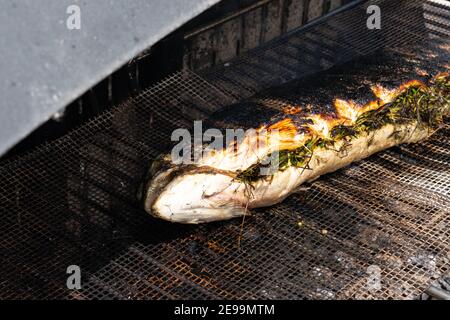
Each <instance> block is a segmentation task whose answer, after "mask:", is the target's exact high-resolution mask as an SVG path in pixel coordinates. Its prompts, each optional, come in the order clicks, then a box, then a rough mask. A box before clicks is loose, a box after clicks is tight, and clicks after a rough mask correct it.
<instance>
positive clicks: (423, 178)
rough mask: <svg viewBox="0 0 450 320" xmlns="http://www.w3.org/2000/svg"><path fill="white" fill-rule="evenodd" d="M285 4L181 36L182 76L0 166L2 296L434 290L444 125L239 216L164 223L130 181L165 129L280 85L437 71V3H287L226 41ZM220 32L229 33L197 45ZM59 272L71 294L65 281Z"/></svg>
mask: <svg viewBox="0 0 450 320" xmlns="http://www.w3.org/2000/svg"><path fill="white" fill-rule="evenodd" d="M282 2H283V1H275V0H274V1H260V2H258V3H256V4H251V5H249V6H247V7H246V9H245V10H237V11H236V12H234V13H231V14H229V15H227V17H228V18H221V19H218V20H215V22H213V23H207V24H204V25H202V26H200V27H197V28H195V29H193V30H188V31H183V37H181V38H179V39H178V41H181V42H183V43H184V45H185V48H187V49H186V53H185V54H184V57H183V65H182V66H181V68H180V70H179V71H176V72H174V73H173V74H171V75H169V76H167V77H164V78H163V79H161V80H160V81H157V82H156V83H154V84H153V85H151V86H149V87H148V88H146V89H143V90H138V92H137V93H135V92H134V91H133V92H132V94H131V93H130V94H129V97H126V99H124V101H123V102H121V103H119V104H118V105H116V106H114V107H112V108H109V109H108V110H105V111H103V112H102V113H101V114H100V115H98V116H95V117H94V118H92V119H90V120H89V121H87V122H86V123H84V124H83V125H81V126H80V127H78V128H76V129H74V130H71V131H70V132H68V133H66V134H64V135H63V136H61V137H59V138H57V139H55V140H53V141H51V142H49V143H46V144H43V145H40V146H39V147H37V148H35V149H34V150H32V151H29V152H27V153H25V154H23V155H20V156H14V157H11V158H8V159H6V160H4V161H3V162H2V163H1V166H0V177H1V179H0V211H1V215H2V219H1V221H0V230H1V237H0V255H1V260H2V268H1V272H0V274H1V276H0V277H1V278H0V279H1V280H0V288H1V290H0V298H2V299H6V298H19V299H49V298H57V299H304V298H307V299H347V298H358V299H418V298H420V297H421V295H422V293H423V292H425V291H426V290H427V289H429V288H430V286H432V289H431V291H429V292H434V294H436V292H437V294H438V295H440V296H441V297H442V295H444V296H445V290H443V289H441V288H439V286H440V284H439V282H438V281H439V280H440V281H441V283H443V282H445V278H446V277H448V276H449V258H450V257H449V255H448V253H449V244H450V243H449V239H450V237H449V236H450V233H449V232H450V228H449V222H450V215H449V213H450V202H449V200H450V194H449V192H450V140H449V133H450V126H449V124H445V125H444V127H443V128H442V129H441V130H440V131H439V132H437V133H436V134H435V135H434V136H433V137H432V138H431V139H429V140H428V141H426V142H422V143H419V144H417V145H406V146H405V145H404V146H400V147H395V148H393V149H390V150H387V151H385V152H381V153H379V154H376V155H374V156H372V157H370V158H369V159H366V160H364V161H361V162H358V163H355V164H353V165H351V166H349V167H348V168H345V169H342V170H339V171H338V172H336V173H333V174H329V175H327V176H324V177H321V178H320V179H319V180H317V181H315V182H313V183H311V184H310V185H308V186H306V187H305V188H302V189H301V190H299V192H298V193H296V194H295V195H292V196H290V197H289V198H288V199H286V200H285V201H284V202H282V203H281V204H279V205H276V206H273V207H270V208H264V209H257V210H254V211H253V212H252V213H251V215H250V216H247V217H246V219H245V221H244V223H242V219H234V220H230V221H224V222H217V223H210V224H203V225H198V226H197V225H196V226H191V225H180V224H171V223H168V222H164V221H160V220H157V219H154V218H152V217H150V216H149V215H148V214H147V213H145V212H144V210H143V209H142V207H141V204H140V202H139V200H138V199H137V196H136V195H137V194H138V189H139V185H140V183H141V182H142V179H143V176H145V173H146V170H147V169H148V166H149V164H150V163H151V161H152V159H154V158H155V157H157V156H158V155H160V154H161V153H166V152H168V151H170V147H171V144H172V142H171V139H170V137H171V133H172V132H173V130H175V129H177V128H191V127H192V125H193V121H194V120H198V119H206V120H208V119H212V118H213V115H214V113H215V112H217V111H218V110H220V109H221V108H223V107H225V106H229V105H234V104H237V105H239V104H242V103H249V102H253V103H254V102H255V101H257V102H258V103H262V104H267V105H273V106H274V108H275V107H277V108H278V107H280V106H283V105H285V104H288V103H291V102H292V101H295V99H296V98H297V96H298V95H299V94H300V92H299V91H301V90H299V89H297V91H293V90H291V89H290V88H291V86H290V84H292V83H298V81H301V80H302V79H304V78H305V77H309V76H313V75H314V74H316V73H318V72H321V71H324V70H328V69H330V68H333V67H335V66H341V68H345V66H346V64H347V63H354V62H355V61H359V62H360V63H362V64H376V65H380V66H392V67H395V68H402V67H406V66H411V65H414V67H415V68H417V70H425V71H426V72H429V73H438V72H442V71H449V68H450V66H449V57H450V42H449V39H450V2H449V1H445V0H424V1H419V0H408V1H389V0H374V1H351V2H349V3H347V4H343V2H342V1H317V3H320V4H319V6H320V10H319V11H320V14H316V13H315V12H314V10H317V9H316V6H315V4H314V1H313V0H311V1H293V2H295V3H301V6H302V8H309V10H306V9H305V10H304V11H303V13H301V14H300V13H298V14H299V16H301V19H300V20H299V21H300V22H302V21H303V22H308V23H306V24H303V25H298V26H293V27H287V26H285V27H284V30H283V28H281V29H280V30H283V31H282V32H281V31H280V32H279V34H277V35H275V36H274V37H273V39H271V40H268V41H266V42H265V43H259V44H258V45H254V44H250V41H249V40H247V42H245V43H243V42H242V41H238V40H239V39H240V38H239V39H235V38H233V37H236V36H235V34H233V32H232V31H230V30H229V29H232V27H231V26H232V25H234V24H236V23H238V22H239V23H242V21H247V23H248V20H249V19H250V18H251V17H253V18H254V17H255V16H256V15H257V14H258V13H261V12H263V11H264V10H265V11H264V12H266V14H267V10H268V9H267V8H270V5H273V3H278V4H279V3H282ZM347 2H348V1H347ZM325 3H326V4H327V6H325ZM337 3H338V4H340V5H341V6H339V8H337V9H335V5H336V4H337ZM331 4H332V5H331ZM369 5H377V6H378V7H379V8H380V9H381V22H382V25H381V29H369V28H368V26H367V24H366V21H367V18H368V13H367V8H368V6H369ZM287 7H288V4H287V3H284V5H283V6H280V8H281V9H282V8H284V9H286V8H287ZM325 7H326V9H325ZM281 9H280V11H278V12H280V15H285V16H286V14H284V13H283V10H281ZM331 9H333V10H331ZM334 9H335V10H334ZM292 10H293V9H292ZM327 11H330V12H329V13H327ZM322 13H324V15H323V16H321V15H322ZM319 16H320V17H319ZM285 19H287V18H286V17H285ZM291 19H293V18H292V16H291ZM309 20H311V21H309ZM236 21H238V22H236ZM286 21H291V20H286ZM300 24H301V23H300ZM224 25H227V27H226V28H225V27H224ZM268 25H269V24H268ZM252 26H253V29H252V28H247V29H246V30H247V32H250V33H251V32H257V31H256V30H255V29H256V28H257V27H258V26H257V24H255V25H252ZM269 26H270V25H269ZM263 27H264V28H265V30H266V31H265V32H266V34H267V33H268V31H267V30H269V29H270V28H268V27H267V26H264V25H263ZM227 28H228V29H227ZM258 28H261V26H259V27H258ZM217 30H220V32H222V33H221V37H222V38H223V39H225V40H223V42H219V44H216V45H215V47H209V46H208V45H205V43H208V39H209V38H208V37H210V36H211V35H214V36H215V37H217V32H219V31H217ZM224 30H228V32H229V33H224V32H225V31H224ZM255 37H256V36H254V38H255ZM222 38H221V39H222ZM205 39H206V40H205ZM199 43H200V44H199ZM237 43H238V44H237ZM232 45H234V46H236V45H237V46H238V47H239V48H240V50H237V51H238V52H237V53H238V54H237V53H236V48H234V49H233V50H229V47H230V46H232ZM246 46H247V48H249V49H248V50H243V49H242V48H245V47H246ZM251 47H254V48H251ZM227 50H228V51H227ZM230 51H232V53H230ZM239 51H242V52H239ZM244 51H245V52H244ZM224 52H225V53H224ZM227 52H228V53H227ZM235 55H236V56H235ZM344 70H345V69H344ZM280 92H282V94H280ZM318 94H320V93H318ZM213 123H214V122H213ZM220 125H222V126H223V127H226V126H227V124H226V123H225V124H223V123H222V124H220ZM230 125H231V124H230ZM71 265H76V266H79V268H80V269H81V271H82V286H81V289H75V290H72V289H68V287H67V285H66V282H67V277H68V274H67V273H66V270H67V268H68V266H71ZM442 279H444V280H443V281H442Z"/></svg>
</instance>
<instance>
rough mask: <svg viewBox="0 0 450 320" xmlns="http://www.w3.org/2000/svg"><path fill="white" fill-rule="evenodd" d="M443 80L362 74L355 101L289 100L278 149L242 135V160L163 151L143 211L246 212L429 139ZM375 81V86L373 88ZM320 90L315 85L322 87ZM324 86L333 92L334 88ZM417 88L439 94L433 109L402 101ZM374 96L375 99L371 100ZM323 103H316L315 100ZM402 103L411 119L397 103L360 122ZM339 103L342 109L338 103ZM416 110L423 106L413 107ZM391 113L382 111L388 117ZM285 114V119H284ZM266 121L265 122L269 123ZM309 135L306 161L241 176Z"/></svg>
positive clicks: (442, 102)
mask: <svg viewBox="0 0 450 320" xmlns="http://www.w3.org/2000/svg"><path fill="white" fill-rule="evenodd" d="M410 80H413V79H410ZM361 81H362V82H361ZM449 81H450V80H449V76H448V74H442V75H439V76H437V77H436V78H434V80H431V82H430V83H428V84H426V85H425V84H424V83H422V82H421V81H419V80H414V81H405V82H403V84H401V85H399V84H397V85H396V87H395V88H394V89H385V90H381V89H380V88H382V87H383V85H384V83H383V84H382V85H380V84H379V83H378V82H373V81H367V83H370V84H372V85H371V86H370V85H364V86H359V87H358V97H359V96H360V94H359V93H361V92H365V91H367V92H366V93H368V95H366V97H365V99H361V98H359V101H358V102H355V100H356V99H348V98H347V99H345V100H342V101H344V102H345V103H343V104H341V102H342V101H341V100H339V101H341V102H339V101H338V99H335V98H334V97H336V95H333V96H332V97H328V99H329V100H331V101H334V105H333V106H334V110H332V108H330V106H326V108H325V109H326V110H325V111H324V110H322V113H319V114H311V113H309V114H308V113H305V112H303V113H300V114H298V113H297V111H298V109H299V108H297V107H295V106H294V108H292V109H289V110H288V112H286V111H285V112H284V113H283V114H280V115H277V116H278V117H281V118H282V119H284V120H281V121H280V122H277V124H279V123H282V124H283V125H282V126H281V129H282V132H285V133H286V132H287V133H288V134H287V136H288V138H289V137H291V138H292V139H291V140H289V139H288V140H287V142H284V143H282V144H281V147H280V146H279V145H277V147H278V149H279V150H274V146H272V145H271V144H270V143H266V145H263V147H262V148H259V149H258V151H257V152H253V151H254V150H253V149H252V143H251V141H250V140H245V138H244V142H243V143H242V145H240V146H239V149H238V151H237V153H239V152H240V153H241V155H242V157H241V158H240V159H241V160H242V159H243V160H242V161H237V160H236V154H233V153H231V152H225V153H222V154H220V153H219V154H214V155H211V156H207V157H205V158H203V159H202V160H201V161H199V162H198V163H196V164H194V165H187V166H186V165H178V166H176V165H171V164H170V159H169V158H166V159H165V160H163V161H162V163H163V165H162V168H161V169H159V170H158V169H154V170H153V171H154V172H153V173H152V174H151V175H150V177H149V180H148V184H147V187H146V196H145V201H144V206H145V210H146V211H147V212H148V213H150V214H152V215H153V216H155V217H158V218H161V219H164V220H168V221H172V222H179V223H188V224H196V223H203V222H211V221H217V220H226V219H230V218H233V217H237V216H242V215H244V214H246V213H247V209H251V208H258V207H265V206H270V205H274V204H276V203H279V202H281V201H282V200H283V199H285V198H286V197H287V196H289V195H290V194H292V193H293V192H295V191H296V189H297V188H298V187H299V186H300V185H301V184H303V183H305V182H310V181H313V180H315V179H317V178H319V177H320V176H321V175H324V174H326V173H329V172H333V171H336V170H338V169H340V168H342V167H345V166H347V165H349V164H351V163H352V162H355V161H359V160H361V159H364V158H366V157H368V156H370V155H372V154H374V153H376V152H379V151H382V150H385V149H388V148H390V147H393V146H396V145H399V144H403V143H416V142H419V141H422V140H425V139H427V138H429V137H430V136H431V135H432V134H433V133H434V132H435V131H436V130H437V128H438V127H439V123H440V122H441V121H442V117H443V116H445V115H448V114H449V112H450V105H449V101H450V92H449V87H450V82H449ZM358 82H361V83H364V80H361V77H359V78H358ZM436 82H439V89H436V90H435V89H434V88H435V87H436V86H437V85H436ZM339 83H341V84H342V81H341V82H339V77H337V84H327V86H329V87H330V88H331V87H332V86H334V85H339ZM406 84H408V85H406ZM314 85H317V84H314ZM342 85H344V86H345V85H346V84H345V83H343V84H342ZM369 88H372V90H370V89H369ZM377 88H378V89H380V91H379V92H377V90H378V89H377ZM318 90H319V91H320V90H321V89H320V87H319V89H318ZM330 90H331V92H333V90H332V89H330ZM432 90H434V91H432ZM435 91H436V92H435ZM417 92H419V93H417ZM324 93H326V92H323V91H322V92H321V94H322V95H323V94H324ZM422 93H423V94H425V93H427V94H430V95H431V94H436V95H437V96H436V97H434V96H433V99H437V100H436V101H437V102H436V103H439V105H438V107H437V110H438V111H439V112H438V114H435V113H436V110H435V109H426V110H425V111H423V110H422V111H423V112H422V111H421V109H420V108H421V106H415V105H414V104H415V103H416V102H417V104H420V103H423V101H421V100H420V98H419V99H418V101H416V102H415V101H414V100H411V101H413V102H411V101H410V100H407V99H409V98H408V97H409V96H408V94H411V95H412V94H422ZM311 94H313V93H312V92H311ZM372 94H375V95H376V96H375V97H374V96H373V95H372ZM442 95H444V97H442ZM374 98H375V100H373V99H374ZM402 99H403V100H404V101H403V100H402ZM405 99H406V100H405ZM433 99H431V98H430V100H429V101H435V100H433ZM363 100H364V101H363ZM336 101H338V102H339V103H338V102H336ZM374 101H376V103H373V102H374ZM402 101H403V102H402ZM408 101H409V102H408ZM408 103H412V105H408ZM323 105H324V104H323V103H322V104H321V106H322V107H323ZM403 105H405V107H404V108H405V110H406V111H407V108H416V109H417V110H418V111H417V112H418V116H417V118H414V117H412V118H410V119H407V121H406V120H404V119H403V120H402V117H405V114H406V113H408V112H406V111H404V110H403V111H396V113H395V116H398V115H400V116H399V118H398V119H397V118H396V119H391V120H389V121H386V122H385V123H382V124H376V125H374V127H373V128H369V127H367V126H368V124H367V123H364V124H363V125H360V124H359V122H360V121H361V119H364V116H365V115H368V114H370V115H371V116H374V117H378V118H379V115H380V114H382V112H386V110H388V111H389V112H391V109H387V108H388V107H389V108H394V107H395V108H399V107H402V106H403ZM339 106H340V107H339ZM339 108H341V109H342V110H336V109H339ZM392 112H393V111H392ZM392 112H391V113H392ZM405 112H406V113H405ZM420 112H422V113H421V114H419V113H420ZM391 113H386V114H388V116H391ZM428 113H429V114H428ZM392 114H394V113H392ZM409 116H411V115H410V114H409ZM378 118H375V119H378ZM424 118H427V120H430V119H431V120H433V122H436V123H430V121H431V120H430V121H428V122H427V121H424ZM428 118H429V119H428ZM272 119H276V118H272ZM278 119H280V118H278ZM286 119H289V120H288V121H286ZM272 121H274V120H272ZM369 123H372V122H369ZM338 126H341V127H343V128H345V130H346V131H345V134H342V135H341V136H339V138H337V137H336V136H335V135H334V133H335V131H336V130H335V128H337V127H338ZM265 127H269V128H270V126H265ZM292 128H294V133H292ZM283 130H285V131H283ZM350 131H352V132H350ZM356 131H357V132H356ZM290 135H291V136H290ZM283 138H284V137H283ZM311 141H315V145H314V150H313V151H311V152H308V153H307V155H306V156H305V158H307V161H306V160H305V161H306V163H301V164H298V165H293V164H292V163H291V162H290V160H289V161H288V165H286V166H284V167H283V168H280V169H279V170H277V171H276V172H274V173H273V174H271V175H270V177H259V176H258V175H257V174H256V175H253V176H250V177H247V176H245V175H244V173H245V174H249V173H252V174H253V171H250V170H249V168H251V167H252V166H256V167H257V165H258V161H260V159H261V158H263V157H264V156H268V155H270V154H271V153H273V152H274V151H281V150H292V152H298V150H303V149H302V148H304V147H305V145H307V144H308V143H310V142H311ZM317 141H320V143H318V142H317ZM308 146H309V145H308ZM275 149H276V147H275ZM289 152H290V151H289ZM289 152H288V155H289V156H291V155H292V154H293V153H289ZM289 159H290V158H289ZM306 167H307V169H306Z"/></svg>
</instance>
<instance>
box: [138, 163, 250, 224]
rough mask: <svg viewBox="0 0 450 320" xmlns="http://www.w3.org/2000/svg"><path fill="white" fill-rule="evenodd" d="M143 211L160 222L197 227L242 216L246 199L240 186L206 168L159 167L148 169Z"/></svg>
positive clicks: (232, 179) (225, 176)
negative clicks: (195, 225)
mask: <svg viewBox="0 0 450 320" xmlns="http://www.w3.org/2000/svg"><path fill="white" fill-rule="evenodd" d="M150 171H151V172H150V174H149V176H148V183H147V186H146V189H145V191H144V192H145V193H144V208H145V210H146V211H147V212H148V213H150V214H151V215H152V216H154V217H156V218H160V219H163V220H167V221H171V222H177V223H186V224H197V223H203V222H211V221H218V220H227V219H231V218H234V217H237V216H242V215H244V214H245V211H246V199H245V198H244V197H242V192H238V189H239V188H242V184H241V183H237V182H236V181H235V180H234V177H233V176H231V175H229V174H227V173H226V172H220V171H217V170H214V169H213V168H208V167H197V166H189V165H168V166H167V165H162V166H161V167H160V168H155V166H153V167H152V168H151V169H150Z"/></svg>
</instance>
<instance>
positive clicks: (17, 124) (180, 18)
mask: <svg viewBox="0 0 450 320" xmlns="http://www.w3.org/2000/svg"><path fill="white" fill-rule="evenodd" d="M216 2H218V0H171V1H165V0H152V1H147V0H128V1H120V0H116V1H109V0H98V1H84V2H79V1H70V0H63V1H61V0H41V1H33V0H22V1H2V4H1V8H0V35H1V36H0V57H1V59H0V70H1V78H0V97H1V99H2V101H1V108H0V155H1V154H3V153H4V152H5V151H6V150H7V149H8V148H10V147H12V146H13V145H14V144H15V143H17V142H18V141H20V140H21V139H22V138H23V137H25V136H26V135H27V134H29V133H30V132H31V131H32V130H34V129H36V128H37V127H38V126H39V125H40V124H42V123H43V122H45V121H46V120H48V119H49V118H50V117H51V116H52V115H53V114H55V113H56V112H58V111H60V110H61V109H63V108H64V107H66V106H67V105H68V104H69V103H70V102H72V101H73V100H74V99H76V98H77V97H79V96H80V95H81V94H83V93H84V92H85V91H86V90H88V89H89V88H91V87H92V86H94V85H95V84H96V83H98V82H99V81H100V80H102V79H103V78H105V77H106V76H108V75H109V74H110V73H111V72H113V71H115V70H116V69H118V68H119V67H120V66H122V65H123V64H125V63H126V62H127V61H129V60H130V59H132V58H133V57H135V56H136V55H137V54H138V53H140V52H141V51H143V50H144V49H147V48H149V47H150V46H151V45H153V44H154V43H155V42H156V41H158V40H159V39H161V38H163V37H164V36H166V35H167V34H169V33H170V32H172V31H173V30H175V29H176V28H178V27H179V26H181V25H182V24H183V23H185V22H187V21H188V20H190V19H192V18H193V17H195V16H196V15H198V14H199V13H201V12H202V11H204V10H205V9H207V8H208V7H210V6H211V5H213V4H215V3H216ZM73 4H75V5H78V6H79V7H80V9H81V29H80V30H69V29H68V28H67V27H66V20H67V19H68V17H69V14H67V12H66V11H67V8H68V7H69V6H70V5H73Z"/></svg>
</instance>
